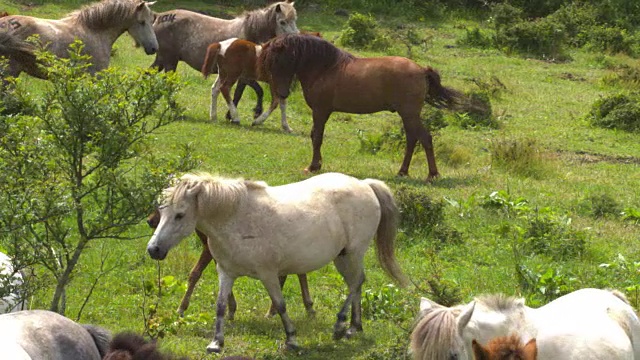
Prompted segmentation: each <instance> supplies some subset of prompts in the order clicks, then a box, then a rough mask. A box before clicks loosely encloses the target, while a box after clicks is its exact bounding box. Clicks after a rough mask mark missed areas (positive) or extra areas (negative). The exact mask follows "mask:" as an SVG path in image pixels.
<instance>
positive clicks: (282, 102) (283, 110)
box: [280, 99, 293, 133]
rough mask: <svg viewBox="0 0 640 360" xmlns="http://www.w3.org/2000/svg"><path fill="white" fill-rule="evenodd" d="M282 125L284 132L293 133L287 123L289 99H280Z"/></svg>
mask: <svg viewBox="0 0 640 360" xmlns="http://www.w3.org/2000/svg"><path fill="white" fill-rule="evenodd" d="M280 123H281V124H282V130H284V131H286V132H289V133H290V132H292V131H293V130H292V129H291V128H290V127H289V123H288V122H287V99H280Z"/></svg>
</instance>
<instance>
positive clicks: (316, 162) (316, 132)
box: [304, 109, 331, 173]
mask: <svg viewBox="0 0 640 360" xmlns="http://www.w3.org/2000/svg"><path fill="white" fill-rule="evenodd" d="M329 115H331V113H326V112H321V111H317V110H315V109H314V110H313V128H311V144H312V145H313V157H312V159H311V164H310V165H309V167H307V168H306V169H304V171H305V173H307V172H314V171H318V170H320V168H321V167H322V153H321V152H320V148H321V147H322V138H323V136H324V126H325V124H326V123H327V120H328V119H329Z"/></svg>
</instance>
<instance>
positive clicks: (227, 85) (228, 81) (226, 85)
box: [218, 74, 240, 124]
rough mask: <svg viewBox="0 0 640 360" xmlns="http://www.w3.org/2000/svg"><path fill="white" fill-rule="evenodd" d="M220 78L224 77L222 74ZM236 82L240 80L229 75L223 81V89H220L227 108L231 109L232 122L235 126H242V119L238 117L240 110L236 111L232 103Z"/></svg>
mask: <svg viewBox="0 0 640 360" xmlns="http://www.w3.org/2000/svg"><path fill="white" fill-rule="evenodd" d="M218 76H220V77H222V74H220V75H218ZM236 80H238V78H237V77H234V76H233V75H229V76H228V77H226V78H224V79H223V80H222V87H221V88H220V92H221V93H222V96H223V97H224V100H225V101H226V102H227V106H228V107H229V113H230V114H231V122H232V123H234V124H240V117H238V110H237V109H236V107H235V105H234V104H233V102H232V101H231V94H230V91H231V86H233V84H234V83H235V82H236Z"/></svg>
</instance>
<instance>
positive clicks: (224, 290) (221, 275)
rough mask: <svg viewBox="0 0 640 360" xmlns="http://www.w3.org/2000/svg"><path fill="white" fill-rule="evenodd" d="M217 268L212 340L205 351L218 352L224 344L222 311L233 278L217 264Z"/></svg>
mask: <svg viewBox="0 0 640 360" xmlns="http://www.w3.org/2000/svg"><path fill="white" fill-rule="evenodd" d="M217 269H218V283H219V284H220V289H219V291H218V301H217V304H216V326H215V334H214V336H213V341H211V343H210V344H209V345H207V352H208V353H211V352H215V353H219V352H220V351H221V350H222V347H223V346H224V313H225V311H226V309H227V299H228V297H229V294H231V289H232V288H233V282H234V281H235V278H232V277H230V276H229V275H227V274H226V273H225V272H224V271H223V270H222V269H220V267H219V266H217Z"/></svg>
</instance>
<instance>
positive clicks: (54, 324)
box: [0, 310, 111, 360]
mask: <svg viewBox="0 0 640 360" xmlns="http://www.w3.org/2000/svg"><path fill="white" fill-rule="evenodd" d="M110 338H111V334H110V333H109V332H108V331H107V330H105V329H102V328H99V327H96V326H92V325H80V324H78V323H76V322H75V321H73V320H70V319H68V318H66V317H64V316H62V315H60V314H58V313H55V312H53V311H47V310H25V311H18V312H14V313H10V314H2V315H0V349H1V350H0V351H2V354H1V355H0V358H2V359H11V360H30V359H33V360H42V359H46V360H100V359H102V358H103V357H104V356H105V355H106V353H107V350H108V348H109V340H110Z"/></svg>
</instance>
